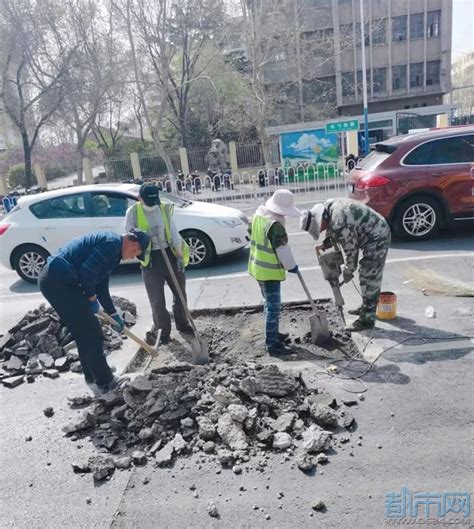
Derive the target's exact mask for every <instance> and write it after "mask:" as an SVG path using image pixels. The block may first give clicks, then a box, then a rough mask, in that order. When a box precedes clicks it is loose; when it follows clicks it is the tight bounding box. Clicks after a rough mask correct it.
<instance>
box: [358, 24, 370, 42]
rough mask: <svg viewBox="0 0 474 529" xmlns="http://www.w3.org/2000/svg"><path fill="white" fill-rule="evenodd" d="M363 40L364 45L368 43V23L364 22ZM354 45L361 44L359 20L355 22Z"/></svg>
mask: <svg viewBox="0 0 474 529" xmlns="http://www.w3.org/2000/svg"><path fill="white" fill-rule="evenodd" d="M364 40H365V45H366V46H369V45H370V34H369V23H368V22H364ZM356 45H357V46H360V45H361V34H360V22H356Z"/></svg>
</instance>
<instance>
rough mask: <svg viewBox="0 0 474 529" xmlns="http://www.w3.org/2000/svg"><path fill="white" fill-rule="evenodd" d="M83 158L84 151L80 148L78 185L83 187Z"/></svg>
mask: <svg viewBox="0 0 474 529" xmlns="http://www.w3.org/2000/svg"><path fill="white" fill-rule="evenodd" d="M83 157H84V153H83V149H81V148H80V147H78V148H76V172H77V185H82V184H83V183H84V165H83V162H82V159H83Z"/></svg>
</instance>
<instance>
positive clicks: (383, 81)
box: [372, 68, 387, 94]
mask: <svg viewBox="0 0 474 529" xmlns="http://www.w3.org/2000/svg"><path fill="white" fill-rule="evenodd" d="M372 88H373V91H374V94H375V93H379V92H386V91H387V68H374V70H373V72H372Z"/></svg>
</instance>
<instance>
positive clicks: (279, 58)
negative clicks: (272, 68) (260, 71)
mask: <svg viewBox="0 0 474 529" xmlns="http://www.w3.org/2000/svg"><path fill="white" fill-rule="evenodd" d="M273 60H274V61H275V62H282V61H284V60H286V53H285V52H284V51H277V52H276V53H275V55H274V56H273Z"/></svg>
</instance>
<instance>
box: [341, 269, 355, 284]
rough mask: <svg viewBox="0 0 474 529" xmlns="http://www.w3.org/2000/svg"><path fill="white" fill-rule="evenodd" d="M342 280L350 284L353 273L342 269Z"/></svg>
mask: <svg viewBox="0 0 474 529" xmlns="http://www.w3.org/2000/svg"><path fill="white" fill-rule="evenodd" d="M342 278H343V279H344V283H350V282H351V281H352V280H353V279H354V273H353V272H351V271H350V270H348V269H347V268H344V270H343V271H342Z"/></svg>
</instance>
